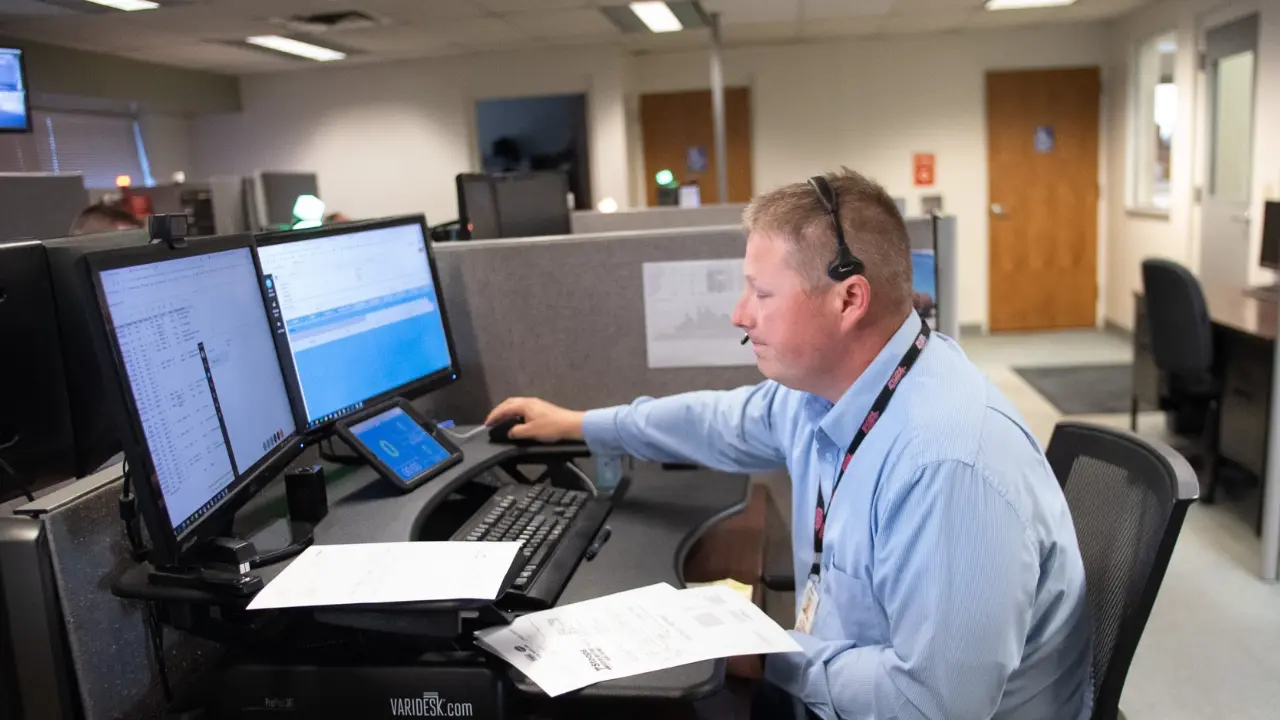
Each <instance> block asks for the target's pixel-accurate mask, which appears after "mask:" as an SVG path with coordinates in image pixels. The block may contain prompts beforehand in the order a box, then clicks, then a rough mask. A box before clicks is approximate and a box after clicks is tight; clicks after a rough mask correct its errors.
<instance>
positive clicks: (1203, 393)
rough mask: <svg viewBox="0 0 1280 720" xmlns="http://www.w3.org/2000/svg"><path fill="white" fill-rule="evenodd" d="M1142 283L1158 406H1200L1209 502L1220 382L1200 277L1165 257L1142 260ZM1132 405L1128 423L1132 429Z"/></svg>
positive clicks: (1201, 448) (1134, 418)
mask: <svg viewBox="0 0 1280 720" xmlns="http://www.w3.org/2000/svg"><path fill="white" fill-rule="evenodd" d="M1142 287H1143V294H1144V296H1145V300H1146V304H1147V324H1148V327H1149V328H1150V332H1151V354H1152V355H1153V356H1154V358H1155V363H1156V368H1157V369H1158V370H1159V371H1160V374H1161V375H1162V377H1163V382H1162V383H1161V391H1160V409H1161V410H1166V411H1174V412H1182V411H1185V409H1186V408H1188V407H1191V408H1192V409H1193V410H1198V409H1200V408H1203V417H1204V422H1203V424H1202V427H1201V429H1200V443H1199V445H1200V446H1199V448H1198V450H1199V452H1198V453H1197V455H1198V459H1199V460H1200V465H1201V468H1200V469H1201V470H1202V475H1203V476H1204V501H1205V502H1213V498H1214V491H1215V490H1216V488H1217V481H1218V427H1219V425H1220V421H1221V418H1222V382H1221V379H1220V378H1219V377H1218V376H1217V374H1216V373H1215V371H1214V356H1213V321H1212V320H1210V319H1209V306H1208V305H1207V304H1206V303H1205V299H1204V292H1203V291H1202V290H1201V288H1200V281H1199V280H1197V279H1196V276H1195V275H1192V274H1191V271H1190V270H1188V269H1186V268H1185V267H1183V266H1181V265H1179V264H1178V263H1175V262H1172V261H1169V260H1158V259H1148V260H1144V261H1142ZM1136 423H1137V405H1136V402H1135V405H1134V407H1133V412H1132V414H1131V419H1130V428H1132V429H1135V430H1136V429H1137V427H1136Z"/></svg>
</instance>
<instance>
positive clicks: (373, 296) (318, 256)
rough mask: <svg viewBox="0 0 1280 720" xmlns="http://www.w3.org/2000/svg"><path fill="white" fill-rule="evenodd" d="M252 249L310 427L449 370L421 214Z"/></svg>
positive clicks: (450, 357) (449, 352)
mask: <svg viewBox="0 0 1280 720" xmlns="http://www.w3.org/2000/svg"><path fill="white" fill-rule="evenodd" d="M316 232H318V233H319V235H314V234H312V233H316ZM281 237H283V238H288V237H289V236H288V235H287V234H286V235H283V236H281ZM258 254H259V257H260V258H261V262H262V273H263V281H264V282H265V283H266V286H267V287H266V289H267V297H268V302H269V303H271V304H272V307H271V312H272V314H273V316H274V317H278V322H279V323H282V324H283V326H284V332H283V333H282V334H281V335H282V339H283V340H284V347H283V349H284V350H287V353H285V352H282V353H281V355H282V356H287V357H286V363H285V364H286V373H287V374H289V375H290V382H291V383H292V384H293V385H294V390H295V393H296V397H297V399H298V400H299V401H300V403H301V405H302V410H303V417H302V418H301V419H302V420H303V421H304V422H305V425H306V427H307V428H308V429H310V428H315V427H318V426H319V425H322V424H324V423H327V422H330V421H332V420H336V419H338V418H340V417H342V416H344V415H348V414H350V413H352V412H355V411H356V410H359V409H361V408H362V407H364V404H365V403H367V402H369V401H371V400H374V399H376V398H380V397H383V396H385V395H389V394H392V393H393V392H394V391H397V390H399V389H401V388H403V387H404V386H406V385H409V384H411V383H415V382H417V381H419V380H423V379H425V378H428V377H430V376H432V375H435V374H437V373H443V372H448V371H451V370H452V368H453V352H452V349H451V347H450V344H449V335H448V332H447V330H446V325H445V319H444V316H443V313H442V312H441V308H440V298H439V297H438V295H437V293H436V282H435V279H434V278H433V277H432V272H431V267H432V266H431V259H430V256H429V253H428V249H427V243H426V240H425V238H424V234H423V225H422V222H421V219H420V218H415V219H413V220H412V221H409V222H398V223H396V224H393V225H390V226H386V227H379V228H368V229H350V228H346V229H335V230H330V231H311V233H308V234H305V235H304V236H303V238H302V239H298V240H292V241H289V240H284V241H280V242H272V241H271V240H267V241H265V242H264V243H263V244H262V245H261V246H260V247H259V249H258ZM276 313H278V315H276ZM290 359H291V361H292V362H291V363H290V362H289V360H290ZM290 364H291V365H292V368H291V369H290V368H289V367H288V366H289V365H290Z"/></svg>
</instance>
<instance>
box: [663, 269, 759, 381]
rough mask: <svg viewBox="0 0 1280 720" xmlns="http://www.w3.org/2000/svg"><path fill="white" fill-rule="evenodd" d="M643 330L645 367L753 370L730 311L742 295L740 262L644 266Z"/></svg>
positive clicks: (753, 361) (752, 361)
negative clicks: (728, 366)
mask: <svg viewBox="0 0 1280 720" xmlns="http://www.w3.org/2000/svg"><path fill="white" fill-rule="evenodd" d="M643 272H644V330H645V338H646V341H647V343H646V348H647V350H648V356H649V367H651V368H676V367H711V366H726V365H755V364H756V355H755V351H753V350H752V349H751V347H750V346H749V345H743V344H742V331H741V330H739V329H737V328H735V327H734V326H733V308H734V306H735V305H737V304H738V299H739V298H740V297H741V296H742V289H743V286H744V284H745V282H746V281H745V280H744V279H743V277H742V258H737V259H727V260H681V261H677V262H647V263H644V266H643Z"/></svg>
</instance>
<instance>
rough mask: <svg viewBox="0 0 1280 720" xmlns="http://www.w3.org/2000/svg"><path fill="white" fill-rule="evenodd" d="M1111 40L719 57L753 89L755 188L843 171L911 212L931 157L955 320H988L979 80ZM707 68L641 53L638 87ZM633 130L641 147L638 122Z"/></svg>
mask: <svg viewBox="0 0 1280 720" xmlns="http://www.w3.org/2000/svg"><path fill="white" fill-rule="evenodd" d="M1107 37H1108V36H1107V30H1106V28H1105V26H1103V25H1098V24H1086V25H1072V26H1056V27H1052V28H1043V29H1018V30H1002V31H991V32H974V33H954V34H945V35H928V36H906V37H893V38H887V39H884V40H874V41H867V40H862V41H844V42H839V43H825V44H823V43H813V44H808V45H804V46H798V45H795V46H777V47H758V48H744V49H739V50H729V51H726V52H725V58H724V62H725V74H726V78H725V82H726V84H727V85H748V86H750V87H751V93H752V104H753V127H752V146H753V148H752V149H753V153H754V167H753V176H754V180H755V190H756V191H761V190H765V189H768V188H772V187H776V186H778V185H782V184H785V183H790V182H795V181H797V180H803V179H804V178H806V177H808V176H810V175H813V174H815V173H817V172H820V171H824V170H830V169H835V168H838V167H839V166H841V165H847V166H849V167H851V168H853V169H856V170H858V171H860V172H863V173H865V174H867V175H869V176H871V177H873V178H875V179H877V180H879V181H880V182H881V183H883V184H884V185H885V186H886V188H887V189H888V190H889V192H890V193H891V194H893V195H903V196H906V197H907V200H908V203H907V210H908V212H911V213H914V212H918V211H919V207H920V206H919V196H920V195H921V194H922V191H921V190H920V189H917V188H915V187H913V185H912V169H911V156H912V154H913V153H916V152H932V153H935V154H936V156H937V177H936V185H935V187H934V188H930V189H927V190H924V193H926V194H934V193H940V194H941V195H942V196H943V202H944V207H945V209H946V211H947V212H948V213H951V214H955V215H956V216H957V218H958V221H959V230H958V232H959V243H960V268H959V272H960V322H961V323H962V324H971V323H978V324H985V322H986V319H987V258H988V255H987V207H988V204H989V203H988V199H987V192H988V188H987V169H986V166H987V155H986V118H985V114H986V113H985V90H984V87H985V75H986V72H987V71H988V70H993V69H1010V68H1034V67H1061V66H1089V65H1096V66H1101V65H1104V64H1105V61H1106V57H1107V56H1106V46H1107ZM706 67H707V59H706V53H705V52H695V53H673V54H661V55H649V56H643V57H639V58H637V59H636V70H635V78H634V86H635V90H636V92H637V93H644V92H663V91H671V90H687V89H697V88H706V87H707V86H708V82H707V73H706V72H704V69H705V68H706ZM1104 87H1105V83H1104ZM632 106H633V107H634V106H635V104H634V103H633V104H632ZM631 122H632V123H633V124H635V126H634V127H633V128H632V131H631V133H630V135H631V136H632V138H636V139H638V138H639V137H640V134H639V132H638V130H637V127H638V122H639V121H638V116H636V115H633V116H632V118H631ZM633 142H638V140H633ZM1104 147H1105V139H1104ZM630 156H631V157H632V158H635V157H637V156H638V153H637V151H636V149H635V147H634V146H633V147H632V149H631V152H630ZM633 165H634V162H633ZM637 172H641V173H642V171H637V170H636V169H635V168H634V167H633V177H636V179H633V182H636V181H641V182H642V178H638V176H636V173H637ZM1101 235H1102V233H1100V236H1101ZM1102 257H1103V253H1102V252H1099V266H1100V270H1101V265H1102Z"/></svg>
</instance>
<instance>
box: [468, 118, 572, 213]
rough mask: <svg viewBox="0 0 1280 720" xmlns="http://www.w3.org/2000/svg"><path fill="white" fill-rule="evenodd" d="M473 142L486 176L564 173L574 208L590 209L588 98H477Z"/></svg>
mask: <svg viewBox="0 0 1280 720" xmlns="http://www.w3.org/2000/svg"><path fill="white" fill-rule="evenodd" d="M476 142H477V144H478V146H479V147H478V148H477V149H478V150H479V157H480V163H481V167H482V168H483V169H484V171H485V172H512V171H519V170H562V171H564V172H565V173H567V174H568V175H569V190H570V192H572V193H573V204H574V207H575V208H577V209H578V210H589V209H591V207H592V203H591V164H590V162H588V157H587V97H586V95H582V94H578V95H543V96H538V97H520V98H503V99H498V100H481V101H479V102H477V103H476Z"/></svg>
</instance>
